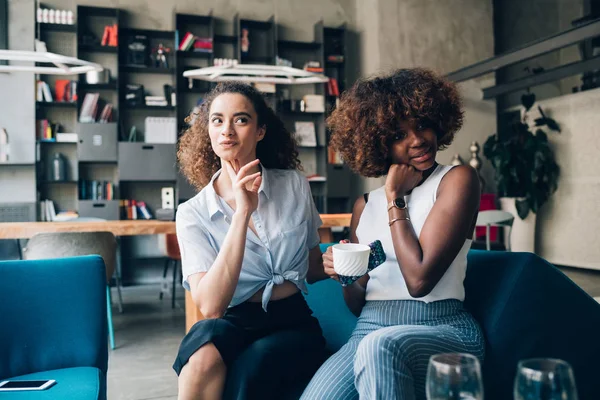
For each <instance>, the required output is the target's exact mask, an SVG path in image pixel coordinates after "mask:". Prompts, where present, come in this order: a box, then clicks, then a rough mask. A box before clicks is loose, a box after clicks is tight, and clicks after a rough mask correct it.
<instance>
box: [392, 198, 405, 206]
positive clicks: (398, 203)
mask: <svg viewBox="0 0 600 400" xmlns="http://www.w3.org/2000/svg"><path fill="white" fill-rule="evenodd" d="M394 204H395V205H396V207H398V208H405V207H406V202H405V201H404V199H403V198H402V197H398V198H397V199H396V200H394Z"/></svg>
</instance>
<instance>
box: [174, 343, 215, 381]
mask: <svg viewBox="0 0 600 400" xmlns="http://www.w3.org/2000/svg"><path fill="white" fill-rule="evenodd" d="M225 370H226V368H225V363H224V362H223V358H221V353H219V350H217V348H216V347H215V345H214V344H212V343H207V344H205V345H204V346H202V347H200V348H199V349H198V350H197V351H196V352H195V353H194V354H192V356H191V357H190V358H189V360H188V362H187V363H186V364H185V366H184V367H183V369H182V374H181V375H188V376H189V375H191V376H193V377H197V378H199V377H210V376H214V375H215V374H220V373H224V372H225ZM184 371H185V372H186V374H184V373H183V372H184ZM181 375H180V376H181Z"/></svg>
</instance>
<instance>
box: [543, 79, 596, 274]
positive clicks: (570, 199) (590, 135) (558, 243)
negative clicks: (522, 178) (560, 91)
mask: <svg viewBox="0 0 600 400" xmlns="http://www.w3.org/2000/svg"><path fill="white" fill-rule="evenodd" d="M540 105H541V106H542V108H543V109H544V111H545V112H547V113H548V114H550V115H551V116H552V118H554V119H555V120H556V121H557V122H558V124H559V125H560V126H561V129H562V133H561V134H549V135H548V136H549V138H550V141H551V143H552V144H553V147H554V150H555V153H556V158H557V162H558V164H559V165H560V167H561V176H560V180H559V182H558V190H557V192H556V193H555V194H554V196H552V197H551V198H550V201H549V202H548V203H547V204H546V205H545V206H544V207H543V208H542V209H541V210H540V212H539V214H538V218H537V231H536V232H537V238H536V252H537V253H538V254H539V255H540V256H542V257H544V258H545V259H547V260H548V261H550V262H551V263H554V264H559V265H568V266H575V267H583V268H594V269H600V247H599V246H598V243H600V231H599V230H598V221H600V208H598V204H600V201H599V200H598V199H600V158H598V154H600V136H599V135H598V132H597V131H598V128H597V127H598V126H600V115H599V114H598V108H599V107H600V89H594V90H590V91H586V92H581V93H575V94H569V95H565V96H561V97H556V98H553V99H548V100H545V101H541V102H540Z"/></svg>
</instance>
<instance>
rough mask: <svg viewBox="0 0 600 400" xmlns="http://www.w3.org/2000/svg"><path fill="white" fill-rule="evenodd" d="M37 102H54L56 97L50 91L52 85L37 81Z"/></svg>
mask: <svg viewBox="0 0 600 400" xmlns="http://www.w3.org/2000/svg"><path fill="white" fill-rule="evenodd" d="M36 100H37V101H40V102H44V101H47V102H50V101H54V97H52V91H51V90H50V85H48V83H46V82H44V81H42V80H38V81H37V96H36Z"/></svg>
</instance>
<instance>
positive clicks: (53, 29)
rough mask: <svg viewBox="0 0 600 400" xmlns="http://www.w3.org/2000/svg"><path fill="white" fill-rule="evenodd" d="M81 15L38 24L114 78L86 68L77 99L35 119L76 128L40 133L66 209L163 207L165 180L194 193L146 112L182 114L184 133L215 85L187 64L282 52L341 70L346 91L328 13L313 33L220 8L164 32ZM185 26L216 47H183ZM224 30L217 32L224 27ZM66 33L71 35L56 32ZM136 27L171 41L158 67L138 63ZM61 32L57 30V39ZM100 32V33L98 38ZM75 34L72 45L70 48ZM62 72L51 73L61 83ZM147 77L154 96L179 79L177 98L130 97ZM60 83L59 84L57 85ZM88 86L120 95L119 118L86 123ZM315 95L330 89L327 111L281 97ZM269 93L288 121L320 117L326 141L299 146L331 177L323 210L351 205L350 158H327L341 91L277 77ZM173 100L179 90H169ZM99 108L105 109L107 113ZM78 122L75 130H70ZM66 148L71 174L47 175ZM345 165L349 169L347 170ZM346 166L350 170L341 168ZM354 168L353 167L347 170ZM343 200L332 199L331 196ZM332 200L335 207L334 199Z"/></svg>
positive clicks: (84, 11)
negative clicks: (111, 30) (286, 30)
mask: <svg viewBox="0 0 600 400" xmlns="http://www.w3.org/2000/svg"><path fill="white" fill-rule="evenodd" d="M77 15H78V24H77V25H76V26H75V25H70V26H58V25H53V26H50V24H38V32H40V33H39V35H40V36H41V38H42V40H44V41H46V43H47V45H48V47H49V50H51V49H52V48H53V46H54V45H55V42H54V41H55V40H56V41H57V42H56V44H57V45H60V46H62V47H61V51H59V52H60V53H61V54H72V55H73V56H77V57H79V58H83V59H86V60H90V61H93V62H97V63H99V64H101V65H103V66H104V67H105V68H107V69H109V70H110V75H111V77H110V80H109V81H108V82H101V83H94V84H88V83H86V77H85V76H84V75H81V76H80V77H79V80H78V82H77V95H78V98H77V102H73V103H61V102H47V103H46V102H38V103H36V110H37V111H36V112H37V114H38V116H37V117H36V118H42V117H45V116H49V117H51V119H52V120H53V121H54V120H56V122H60V123H61V125H64V126H65V127H66V129H67V131H69V132H71V131H73V132H77V134H78V136H79V142H78V143H57V142H46V141H38V142H37V153H38V154H39V159H38V163H37V178H36V179H37V182H38V185H37V186H38V192H39V196H40V200H41V199H50V200H53V201H54V202H55V207H56V209H57V211H64V210H70V209H73V210H78V211H79V212H80V215H81V216H82V217H85V216H100V217H103V218H107V219H119V218H121V216H120V210H119V199H135V200H142V201H145V202H146V204H147V205H148V206H149V208H150V210H151V212H152V213H153V214H155V211H156V209H157V208H159V207H160V188H161V187H175V188H177V191H176V193H177V197H178V200H180V201H181V200H187V199H188V198H190V197H192V196H193V195H194V194H195V190H194V189H193V188H191V187H190V186H189V185H188V184H187V182H186V181H185V179H184V178H183V177H182V176H181V175H180V174H179V172H178V168H177V167H176V165H175V164H176V157H175V151H176V145H175V144H151V143H144V142H143V140H144V119H145V117H147V116H158V117H175V118H176V120H177V125H178V132H179V133H180V134H181V132H182V130H183V129H185V128H186V126H185V123H184V120H185V118H186V117H187V116H189V115H190V114H191V113H192V112H194V108H195V107H196V106H197V105H198V104H200V102H201V101H202V99H203V97H205V95H206V94H207V93H208V91H210V90H211V89H212V88H213V87H214V86H215V84H214V83H208V82H202V81H199V80H188V79H186V78H183V72H184V71H185V70H187V69H195V68H199V67H207V66H211V65H214V62H215V58H227V59H236V60H238V62H240V63H248V62H252V63H261V64H268V65H275V63H276V58H277V57H278V56H279V57H282V58H286V59H288V60H290V61H292V64H293V66H294V67H296V68H303V66H304V64H305V63H306V62H308V61H318V62H319V63H320V65H322V66H324V68H325V74H326V75H329V76H332V74H333V76H335V77H336V78H337V79H338V82H339V87H340V91H341V90H343V88H345V85H346V82H345V79H344V78H343V77H344V75H345V69H344V68H345V65H344V63H343V62H335V63H333V62H327V55H330V54H336V53H338V54H339V53H341V54H340V55H343V53H344V50H345V45H346V42H345V28H344V27H339V28H327V27H324V26H323V23H322V22H318V23H317V24H315V26H314V40H313V41H297V40H287V39H286V40H284V39H279V37H278V36H279V30H280V27H279V26H278V25H277V23H276V22H275V18H274V17H271V18H269V19H268V20H264V21H257V20H251V19H243V18H240V17H239V16H238V15H236V16H235V17H234V19H233V29H232V31H233V32H231V31H230V32H226V30H227V29H230V30H231V24H228V23H226V21H224V20H221V19H218V18H215V17H213V16H212V15H192V14H180V13H176V14H175V16H174V19H175V21H174V28H175V29H174V30H173V31H160V30H148V29H133V28H129V27H124V26H122V20H124V19H125V18H124V12H122V11H121V10H119V9H116V8H107V7H89V6H78V7H77ZM111 24H117V25H118V28H119V29H118V31H119V37H118V46H116V47H108V46H101V45H100V43H99V41H98V40H97V39H98V38H100V37H102V33H103V30H104V27H105V26H106V25H111ZM243 30H248V39H249V42H250V46H249V48H248V51H247V52H244V53H242V45H241V42H242V40H241V38H242V32H244V31H243ZM186 32H191V33H193V34H194V35H195V36H197V37H203V38H207V39H212V42H213V51H212V52H194V51H178V50H177V48H178V45H179V42H180V40H181V39H182V38H183V36H184V35H185V33H186ZM217 32H218V33H217ZM57 35H62V36H57ZM135 35H145V36H146V37H147V39H148V45H149V47H150V48H155V47H156V46H158V44H163V45H164V46H165V47H167V48H169V49H170V52H168V53H167V55H166V57H167V60H168V66H167V67H164V66H160V67H157V66H156V65H154V64H153V60H152V59H148V60H147V63H146V65H145V66H141V65H132V64H131V63H130V60H128V51H127V48H128V46H127V45H128V39H129V38H130V37H132V36H135ZM56 38H58V39H56ZM94 39H95V40H94ZM65 43H68V47H69V50H70V52H66V51H64V46H65ZM55 79H57V78H50V80H51V82H53V81H54V80H55ZM129 84H139V85H143V86H144V91H145V94H146V95H164V87H163V85H171V86H172V87H173V90H174V93H175V102H174V103H173V104H171V103H170V102H169V104H168V105H167V106H150V105H146V104H135V105H131V104H128V103H127V102H126V101H125V93H126V88H127V85H129ZM51 87H52V88H53V87H54V86H53V85H51ZM86 93H99V94H100V98H101V99H103V100H104V101H105V102H110V103H112V104H113V106H114V108H113V122H112V123H109V124H101V123H89V124H84V123H80V122H78V115H79V113H80V111H81V107H82V102H83V99H84V98H85V94H86ZM306 94H319V95H322V96H323V97H324V99H325V100H324V101H325V103H326V104H325V112H300V111H296V110H289V109H287V110H286V109H285V107H284V106H283V102H282V100H284V99H293V100H300V99H301V98H302V96H304V95H306ZM265 99H266V100H267V102H268V103H269V104H270V105H271V106H272V107H273V108H274V109H275V110H276V111H277V113H278V115H279V116H280V117H281V118H282V120H283V121H284V123H285V124H286V126H287V128H288V129H289V130H290V131H292V132H293V131H294V123H295V122H296V121H305V122H309V121H310V122H313V123H314V124H315V130H316V134H317V146H314V147H308V146H306V147H300V148H299V153H300V159H301V161H302V163H303V166H304V168H305V170H306V172H307V175H308V174H316V175H318V176H321V177H324V178H325V179H324V180H322V179H316V180H314V181H310V185H311V189H312V190H313V194H314V195H315V200H316V204H317V206H318V208H319V211H320V212H338V211H340V212H342V211H343V212H349V211H350V209H349V208H345V209H342V208H343V207H340V206H339V204H338V203H339V202H338V201H337V199H339V198H342V199H343V198H344V197H346V200H348V199H347V197H348V196H349V190H346V191H345V192H343V193H342V192H339V188H340V182H343V181H346V182H347V181H348V180H349V179H348V178H349V176H350V174H349V172H348V171H347V169H345V167H344V166H331V165H329V164H328V162H327V143H328V140H327V139H328V137H327V136H328V135H327V132H326V130H325V119H326V117H327V115H328V113H329V112H330V111H331V108H332V107H333V106H334V105H335V98H333V97H330V96H327V85H325V84H322V83H319V84H310V85H301V86H291V85H277V88H276V93H274V94H265ZM168 100H170V99H168ZM98 114H99V112H98ZM133 126H135V127H136V128H137V129H136V130H137V133H138V137H137V140H138V141H135V142H129V141H128V139H129V133H130V130H131V128H132V127H133ZM71 129H72V130H71ZM56 152H59V153H61V154H63V156H64V157H65V159H66V164H67V166H68V170H69V171H70V174H69V175H68V176H67V180H66V181H64V182H52V181H50V180H49V179H47V177H48V176H49V175H48V168H49V163H50V161H51V160H52V156H53V154H54V153H56ZM340 168H341V169H340ZM340 171H341V172H340ZM344 174H346V175H344ZM84 181H108V182H111V183H113V185H114V188H115V193H114V195H115V196H114V199H115V200H113V201H106V200H89V199H83V198H80V190H81V186H82V183H83V182H84ZM332 195H333V196H334V197H332V198H333V199H336V200H335V201H333V202H332V200H331V199H330V196H332ZM332 205H333V207H332Z"/></svg>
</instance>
